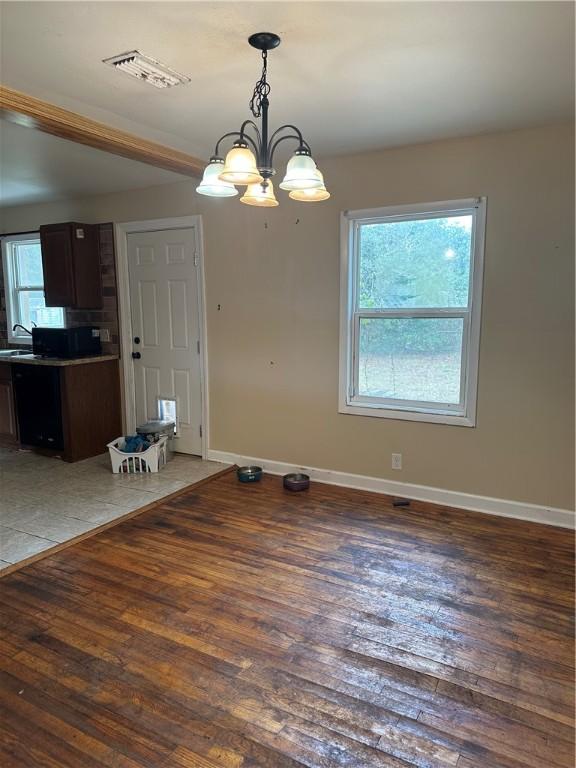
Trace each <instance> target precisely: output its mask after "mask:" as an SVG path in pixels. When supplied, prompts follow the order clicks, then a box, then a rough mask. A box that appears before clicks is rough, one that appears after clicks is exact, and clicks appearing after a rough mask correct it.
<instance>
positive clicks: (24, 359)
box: [0, 353, 118, 367]
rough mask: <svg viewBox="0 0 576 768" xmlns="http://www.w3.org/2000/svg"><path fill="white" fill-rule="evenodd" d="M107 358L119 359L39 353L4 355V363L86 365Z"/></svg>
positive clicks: (101, 361) (59, 365)
mask: <svg viewBox="0 0 576 768" xmlns="http://www.w3.org/2000/svg"><path fill="white" fill-rule="evenodd" d="M105 360H118V355H92V357H72V358H70V359H65V358H56V357H40V356H39V355H33V354H32V353H30V354H29V355H14V356H13V357H2V358H0V361H1V362H4V363H10V364H12V363H16V364H18V363H27V364H28V365H52V366H58V367H62V366H66V365H85V364H86V363H103V362H104V361H105Z"/></svg>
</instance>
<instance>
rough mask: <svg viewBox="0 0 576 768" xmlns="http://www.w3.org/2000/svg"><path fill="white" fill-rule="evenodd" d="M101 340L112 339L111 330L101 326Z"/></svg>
mask: <svg viewBox="0 0 576 768" xmlns="http://www.w3.org/2000/svg"><path fill="white" fill-rule="evenodd" d="M100 341H110V330H109V329H108V328H100Z"/></svg>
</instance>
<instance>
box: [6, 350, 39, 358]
mask: <svg viewBox="0 0 576 768" xmlns="http://www.w3.org/2000/svg"><path fill="white" fill-rule="evenodd" d="M31 354H32V350H30V349H0V358H1V357H20V356H21V355H31Z"/></svg>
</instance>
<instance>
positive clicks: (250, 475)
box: [236, 467, 262, 483]
mask: <svg viewBox="0 0 576 768" xmlns="http://www.w3.org/2000/svg"><path fill="white" fill-rule="evenodd" d="M236 475H237V477H238V480H240V482H241V483H257V482H258V480H260V479H261V477H262V467H238V469H237V470H236Z"/></svg>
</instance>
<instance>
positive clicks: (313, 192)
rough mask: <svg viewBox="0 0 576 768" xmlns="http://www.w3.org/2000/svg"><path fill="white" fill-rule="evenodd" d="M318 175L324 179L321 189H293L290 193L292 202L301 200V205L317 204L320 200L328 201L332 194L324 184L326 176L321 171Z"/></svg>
mask: <svg viewBox="0 0 576 768" xmlns="http://www.w3.org/2000/svg"><path fill="white" fill-rule="evenodd" d="M318 175H319V176H320V178H321V179H322V186H321V187H307V188H306V189H293V190H292V192H290V194H289V197H290V198H292V200H299V201H300V202H301V203H317V202H320V200H328V198H329V197H330V192H328V190H327V189H326V186H325V184H324V176H323V175H322V173H321V172H320V171H318Z"/></svg>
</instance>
